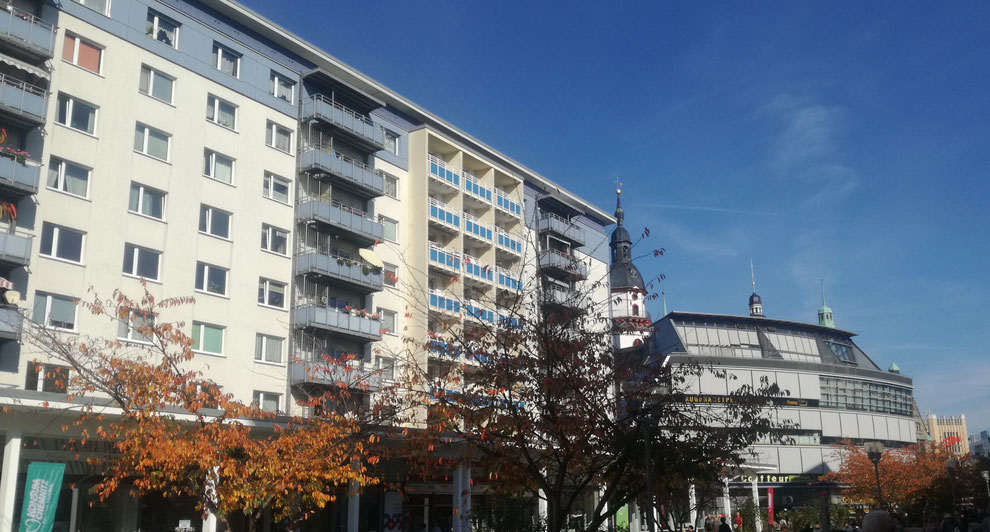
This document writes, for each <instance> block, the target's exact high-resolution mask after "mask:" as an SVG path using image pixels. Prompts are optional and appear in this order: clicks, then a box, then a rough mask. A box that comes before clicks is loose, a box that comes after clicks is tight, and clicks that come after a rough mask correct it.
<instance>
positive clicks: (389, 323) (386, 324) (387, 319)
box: [378, 307, 395, 334]
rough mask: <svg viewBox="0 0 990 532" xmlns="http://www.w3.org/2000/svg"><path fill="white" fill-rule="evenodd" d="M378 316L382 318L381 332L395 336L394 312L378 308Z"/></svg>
mask: <svg viewBox="0 0 990 532" xmlns="http://www.w3.org/2000/svg"><path fill="white" fill-rule="evenodd" d="M378 315H379V316H381V317H382V330H383V331H385V332H387V333H392V334H395V311H394V310H386V309H383V308H381V307H378Z"/></svg>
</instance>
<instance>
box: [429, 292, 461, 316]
mask: <svg viewBox="0 0 990 532" xmlns="http://www.w3.org/2000/svg"><path fill="white" fill-rule="evenodd" d="M430 310H436V311H439V312H442V313H444V314H448V315H457V316H458V317H459V316H460V313H461V302H460V301H458V300H456V299H454V298H452V297H450V296H448V295H447V294H446V293H445V292H444V291H443V290H430Z"/></svg>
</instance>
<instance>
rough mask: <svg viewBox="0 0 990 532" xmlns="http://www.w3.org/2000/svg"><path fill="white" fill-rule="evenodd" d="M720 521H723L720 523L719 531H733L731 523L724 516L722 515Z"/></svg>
mask: <svg viewBox="0 0 990 532" xmlns="http://www.w3.org/2000/svg"><path fill="white" fill-rule="evenodd" d="M719 521H721V522H722V524H720V525H718V532H732V527H731V526H729V523H726V522H725V518H724V517H720V518H719Z"/></svg>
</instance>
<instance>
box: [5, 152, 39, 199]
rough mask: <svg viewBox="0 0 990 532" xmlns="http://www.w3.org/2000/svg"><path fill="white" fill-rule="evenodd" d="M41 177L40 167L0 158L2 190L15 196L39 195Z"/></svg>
mask: <svg viewBox="0 0 990 532" xmlns="http://www.w3.org/2000/svg"><path fill="white" fill-rule="evenodd" d="M40 177H41V168H40V167H39V166H36V165H34V164H28V163H27V162H26V161H25V162H23V163H21V162H17V160H16V159H8V158H6V157H0V190H4V191H6V192H8V193H10V194H13V195H15V196H27V195H31V194H37V193H38V181H39V179H40Z"/></svg>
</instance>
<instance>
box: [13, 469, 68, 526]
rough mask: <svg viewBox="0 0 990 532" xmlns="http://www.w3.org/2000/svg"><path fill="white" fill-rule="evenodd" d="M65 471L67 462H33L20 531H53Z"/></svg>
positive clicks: (26, 484)
mask: <svg viewBox="0 0 990 532" xmlns="http://www.w3.org/2000/svg"><path fill="white" fill-rule="evenodd" d="M63 473H65V464H53V463H48V462H32V463H31V465H29V466H28V472H27V482H25V483H24V506H22V507H21V527H20V529H19V532H51V530H52V525H54V524H55V507H56V506H58V492H59V490H61V489H62V474H63Z"/></svg>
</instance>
